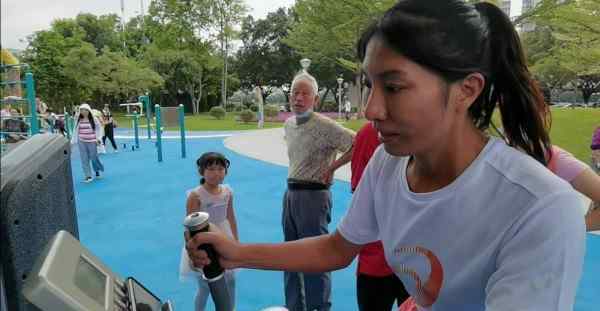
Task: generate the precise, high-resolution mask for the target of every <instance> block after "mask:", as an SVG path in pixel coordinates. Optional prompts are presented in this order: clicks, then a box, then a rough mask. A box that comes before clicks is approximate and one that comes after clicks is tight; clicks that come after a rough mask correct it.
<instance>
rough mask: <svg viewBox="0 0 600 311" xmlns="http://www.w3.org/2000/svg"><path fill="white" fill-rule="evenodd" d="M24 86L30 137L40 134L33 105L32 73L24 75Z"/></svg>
mask: <svg viewBox="0 0 600 311" xmlns="http://www.w3.org/2000/svg"><path fill="white" fill-rule="evenodd" d="M25 85H26V86H27V100H28V101H29V113H30V114H31V119H29V120H30V122H29V123H30V124H29V128H30V130H31V135H32V136H33V135H35V134H38V133H39V132H40V126H39V123H38V118H37V109H36V105H35V84H34V82H33V73H31V72H28V73H26V74H25Z"/></svg>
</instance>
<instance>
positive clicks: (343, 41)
mask: <svg viewBox="0 0 600 311" xmlns="http://www.w3.org/2000/svg"><path fill="white" fill-rule="evenodd" d="M395 2H396V1H395V0H374V1H362V0H346V1H322V0H298V1H297V2H296V5H295V6H294V11H295V13H296V18H295V22H294V24H293V26H292V30H291V31H290V33H289V36H288V37H287V38H286V39H285V40H284V42H285V43H287V44H288V45H289V46H291V47H292V48H294V49H295V50H296V51H298V53H299V54H300V55H302V56H303V57H307V58H309V59H311V60H312V65H311V67H310V68H309V71H310V72H311V74H313V75H314V76H315V77H316V78H317V80H318V81H319V85H320V86H321V87H322V88H323V89H324V95H323V98H325V97H327V95H328V94H329V92H330V91H331V90H335V89H336V88H337V82H336V79H337V77H338V76H340V75H341V76H343V77H344V79H345V80H346V81H350V82H351V84H354V85H357V86H358V87H359V89H361V90H364V87H363V85H362V80H361V78H360V71H359V68H360V66H359V63H358V60H357V59H356V53H355V45H356V41H357V40H358V38H359V36H360V34H361V33H362V31H363V30H364V29H365V28H366V27H367V26H368V25H369V24H370V23H371V22H373V21H374V20H375V19H376V18H377V17H379V16H380V15H381V14H382V13H383V12H384V11H385V10H386V9H388V8H390V7H391V6H392V5H393V4H394V3H395Z"/></svg>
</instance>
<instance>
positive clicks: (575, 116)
mask: <svg viewBox="0 0 600 311" xmlns="http://www.w3.org/2000/svg"><path fill="white" fill-rule="evenodd" d="M365 122H366V120H351V121H349V122H345V123H344V126H345V127H347V128H350V129H352V130H354V131H358V130H359V129H360V128H361V127H362V126H363V124H364V123H365ZM494 122H495V124H496V125H498V126H499V125H500V123H499V116H498V115H497V114H495V115H494ZM597 126H600V109H597V108H575V109H571V108H552V128H551V130H550V140H551V141H552V143H553V144H555V145H557V146H560V147H561V148H563V149H565V150H567V151H569V152H570V153H572V154H573V155H574V156H575V157H576V158H578V159H579V160H581V161H583V162H585V163H590V152H591V151H590V144H591V142H592V133H593V132H594V129H596V127H597Z"/></svg>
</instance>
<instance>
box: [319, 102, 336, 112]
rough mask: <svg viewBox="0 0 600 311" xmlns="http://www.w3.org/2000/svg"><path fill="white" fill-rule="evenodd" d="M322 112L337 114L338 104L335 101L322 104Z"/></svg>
mask: <svg viewBox="0 0 600 311" xmlns="http://www.w3.org/2000/svg"><path fill="white" fill-rule="evenodd" d="M319 108H320V110H321V111H322V112H337V111H338V104H337V103H336V102H334V101H326V102H321V106H320V107H319Z"/></svg>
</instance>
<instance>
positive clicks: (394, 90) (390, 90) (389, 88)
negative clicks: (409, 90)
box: [385, 85, 402, 93]
mask: <svg viewBox="0 0 600 311" xmlns="http://www.w3.org/2000/svg"><path fill="white" fill-rule="evenodd" d="M385 90H386V92H388V93H397V92H400V90H402V88H401V87H399V86H397V85H386V86H385Z"/></svg>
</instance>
